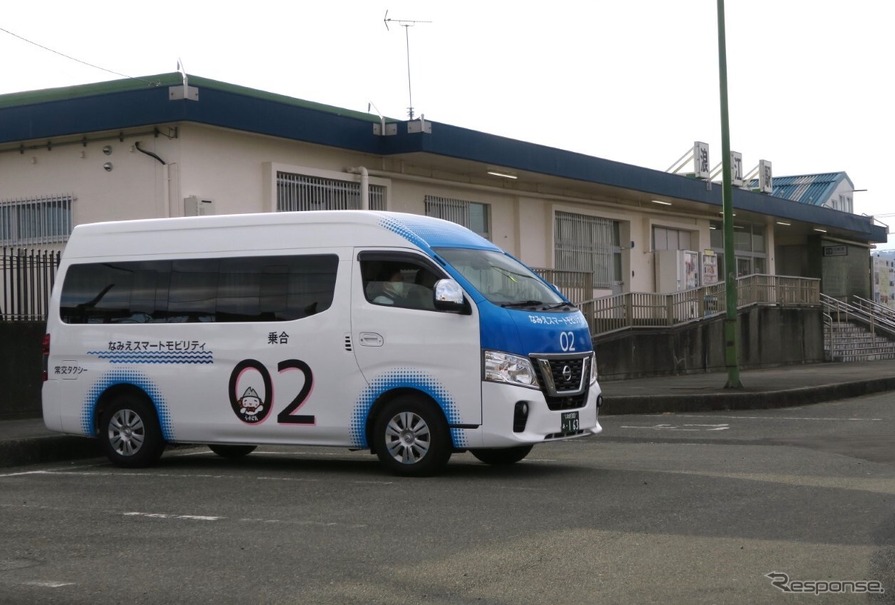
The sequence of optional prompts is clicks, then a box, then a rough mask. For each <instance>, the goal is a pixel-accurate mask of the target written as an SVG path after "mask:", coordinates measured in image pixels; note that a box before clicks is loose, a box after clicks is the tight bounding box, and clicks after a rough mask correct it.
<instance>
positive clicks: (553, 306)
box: [544, 301, 575, 311]
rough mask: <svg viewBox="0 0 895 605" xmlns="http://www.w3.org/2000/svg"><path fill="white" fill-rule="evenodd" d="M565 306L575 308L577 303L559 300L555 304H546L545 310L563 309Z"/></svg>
mask: <svg viewBox="0 0 895 605" xmlns="http://www.w3.org/2000/svg"><path fill="white" fill-rule="evenodd" d="M563 307H566V308H569V309H571V308H574V307H575V305H573V304H572V303H569V302H565V301H563V302H558V303H556V304H555V305H545V306H544V310H546V311H552V310H553V309H562V308H563Z"/></svg>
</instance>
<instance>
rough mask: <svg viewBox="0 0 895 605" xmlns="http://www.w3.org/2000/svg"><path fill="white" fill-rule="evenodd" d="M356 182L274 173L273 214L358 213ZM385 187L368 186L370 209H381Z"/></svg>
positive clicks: (357, 188)
mask: <svg viewBox="0 0 895 605" xmlns="http://www.w3.org/2000/svg"><path fill="white" fill-rule="evenodd" d="M360 193H361V192H360V183H357V182H354V181H350V180H342V179H333V178H325V177H319V176H308V175H305V174H295V173H291V172H282V171H277V212H296V211H303V210H360V203H361V202H360ZM385 199H386V188H385V186H384V185H374V184H370V210H385Z"/></svg>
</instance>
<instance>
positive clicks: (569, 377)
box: [562, 366, 572, 382]
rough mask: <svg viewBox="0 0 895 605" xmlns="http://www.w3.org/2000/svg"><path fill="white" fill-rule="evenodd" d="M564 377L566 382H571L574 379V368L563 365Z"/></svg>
mask: <svg viewBox="0 0 895 605" xmlns="http://www.w3.org/2000/svg"><path fill="white" fill-rule="evenodd" d="M562 379H563V380H564V381H566V382H570V381H571V380H572V368H570V367H569V366H563V367H562Z"/></svg>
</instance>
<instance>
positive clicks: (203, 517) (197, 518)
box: [121, 513, 226, 521]
mask: <svg viewBox="0 0 895 605" xmlns="http://www.w3.org/2000/svg"><path fill="white" fill-rule="evenodd" d="M121 514H122V515H124V516H125V517H148V518H150V519H178V520H185V521H220V520H222V519H225V518H226V517H210V516H207V515H171V514H168V513H121Z"/></svg>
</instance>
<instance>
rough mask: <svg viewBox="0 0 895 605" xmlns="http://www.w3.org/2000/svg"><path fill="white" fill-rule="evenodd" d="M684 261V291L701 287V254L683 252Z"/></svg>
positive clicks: (692, 251) (690, 251) (693, 251)
mask: <svg viewBox="0 0 895 605" xmlns="http://www.w3.org/2000/svg"><path fill="white" fill-rule="evenodd" d="M681 255H682V256H683V261H684V267H683V269H684V290H692V289H693V288H698V287H699V252H696V251H695V250H681Z"/></svg>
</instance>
